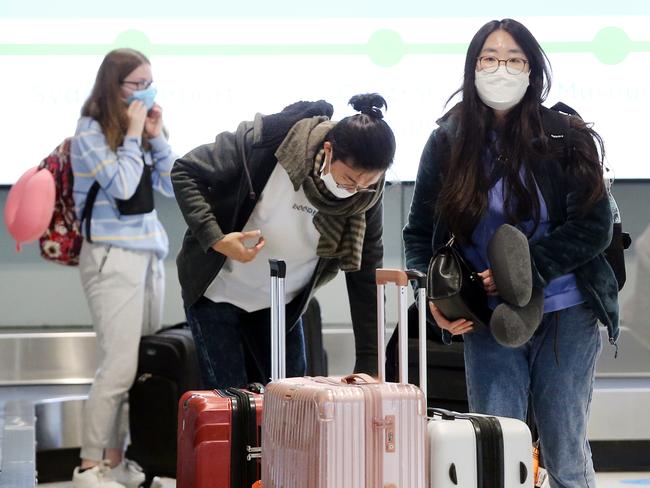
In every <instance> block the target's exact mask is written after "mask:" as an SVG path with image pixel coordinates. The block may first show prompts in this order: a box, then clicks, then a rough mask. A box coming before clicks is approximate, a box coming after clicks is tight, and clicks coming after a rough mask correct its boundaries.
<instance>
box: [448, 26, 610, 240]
mask: <svg viewBox="0 0 650 488" xmlns="http://www.w3.org/2000/svg"><path fill="white" fill-rule="evenodd" d="M499 29H501V30H503V31H505V32H507V33H509V34H510V35H511V36H512V37H513V39H514V40H515V42H516V43H517V44H518V45H519V47H520V48H521V49H522V50H523V52H524V54H525V55H526V58H527V59H528V63H529V66H530V76H529V83H530V84H529V86H528V89H527V91H526V93H525V95H524V97H523V99H522V100H521V101H520V102H519V103H518V104H517V105H516V106H515V107H513V108H512V109H511V110H510V111H509V112H508V113H507V114H506V116H505V118H504V120H503V122H502V124H500V125H499V141H498V143H499V154H498V158H499V161H500V166H501V170H502V174H501V176H502V177H503V179H504V190H505V195H504V198H505V201H504V208H505V212H506V217H507V220H508V221H509V222H510V223H517V222H520V221H523V220H528V219H531V218H532V219H533V221H534V222H535V224H536V225H535V226H534V228H536V227H537V224H538V223H539V219H540V204H539V199H538V198H537V187H536V184H535V180H534V178H533V173H532V163H533V162H534V161H537V160H540V159H542V158H544V157H545V156H546V157H548V155H549V153H551V152H552V151H554V150H553V148H552V147H551V145H550V144H549V142H548V140H547V138H546V136H545V135H544V130H543V127H542V119H541V110H542V108H541V104H542V102H543V101H544V100H545V99H546V96H547V95H548V92H549V90H550V87H551V67H550V63H549V60H548V57H547V56H546V54H545V53H544V51H543V49H542V47H541V46H540V45H539V43H538V42H537V40H536V39H535V38H534V37H533V35H532V34H531V33H530V31H529V30H528V29H527V28H526V27H525V26H524V25H522V24H521V23H519V22H517V21H515V20H512V19H503V20H500V21H499V20H493V21H491V22H488V23H487V24H485V25H484V26H483V27H481V28H480V29H479V31H478V32H477V33H476V34H475V35H474V38H473V39H472V41H471V42H470V45H469V47H468V49H467V57H466V58H465V70H464V80H463V85H462V87H461V88H459V89H458V90H457V91H456V92H455V93H454V94H452V96H451V97H450V98H449V100H451V99H452V98H453V97H454V96H456V95H457V94H459V93H462V102H460V103H459V104H457V105H456V106H455V107H453V108H452V109H451V110H450V111H449V113H448V114H447V115H446V117H451V118H453V120H455V122H456V124H457V126H456V130H455V132H454V133H453V137H452V139H451V140H452V143H451V150H450V153H449V155H448V156H449V157H448V158H446V163H445V165H444V167H443V171H444V176H443V178H444V180H443V184H442V188H441V192H440V196H439V199H438V205H437V212H438V213H439V215H440V216H441V218H442V219H443V221H444V222H445V223H446V224H447V226H448V228H449V229H450V230H451V231H452V232H453V233H454V234H455V235H456V236H457V237H459V239H461V240H462V241H468V240H469V239H470V237H471V234H472V232H473V230H474V228H475V227H476V224H477V223H478V221H479V220H480V219H481V217H482V215H483V214H484V212H485V211H486V209H487V205H488V191H489V189H490V186H491V185H492V184H493V183H494V181H493V179H492V178H491V175H489V174H487V173H486V171H487V168H486V166H485V165H484V164H483V162H482V158H483V157H484V154H485V148H486V146H487V147H489V140H488V133H489V132H490V131H491V130H493V129H495V128H496V126H497V121H496V119H495V116H494V112H493V110H492V109H491V108H490V107H488V106H487V105H485V104H484V103H483V102H481V100H480V98H479V97H478V93H477V91H476V87H475V84H474V83H475V71H476V61H477V58H478V57H479V55H480V53H481V50H482V49H483V45H484V44H485V40H486V39H487V37H488V36H489V35H490V34H491V33H493V32H494V31H496V30H499ZM570 123H571V126H572V129H573V130H574V131H575V132H576V134H577V137H573V138H572V139H573V142H574V147H575V151H574V155H575V157H574V158H573V160H572V162H571V164H570V165H569V167H568V172H569V176H570V177H573V179H574V181H575V180H578V181H580V182H581V185H580V187H581V188H583V189H584V191H583V195H582V202H583V204H582V211H583V212H584V211H586V210H587V209H588V208H589V207H590V206H591V205H593V204H594V203H595V202H596V201H598V200H599V199H600V198H601V197H602V196H603V195H604V192H605V187H604V183H603V178H602V158H603V156H604V150H603V145H602V140H601V139H600V137H599V136H598V134H596V133H595V132H594V131H593V130H592V129H591V127H589V126H587V125H586V124H585V123H584V122H583V121H582V120H581V119H580V118H579V117H571V121H570ZM594 141H595V142H596V143H597V144H598V145H599V148H597V147H596V145H595V144H594ZM598 149H600V154H599V152H598ZM495 156H496V155H495ZM534 228H533V232H534Z"/></svg>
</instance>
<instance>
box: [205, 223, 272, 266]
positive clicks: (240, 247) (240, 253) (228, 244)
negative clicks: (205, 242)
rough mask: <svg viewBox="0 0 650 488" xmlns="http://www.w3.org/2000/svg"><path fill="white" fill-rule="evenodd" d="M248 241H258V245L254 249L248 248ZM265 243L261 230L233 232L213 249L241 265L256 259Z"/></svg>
mask: <svg viewBox="0 0 650 488" xmlns="http://www.w3.org/2000/svg"><path fill="white" fill-rule="evenodd" d="M247 239H257V243H256V244H255V245H254V246H252V247H246V244H245V243H244V241H246V240H247ZM265 243H266V241H265V240H264V237H262V231H260V230H250V231H247V232H231V233H230V234H226V235H225V236H224V238H223V239H221V240H220V241H219V242H217V243H216V244H214V245H213V246H212V249H214V250H215V251H217V252H220V253H221V254H223V255H224V256H226V257H228V258H230V259H233V260H235V261H238V262H240V263H248V262H249V261H252V260H253V259H255V256H257V253H258V252H260V250H261V249H262V248H263V247H264V244H265Z"/></svg>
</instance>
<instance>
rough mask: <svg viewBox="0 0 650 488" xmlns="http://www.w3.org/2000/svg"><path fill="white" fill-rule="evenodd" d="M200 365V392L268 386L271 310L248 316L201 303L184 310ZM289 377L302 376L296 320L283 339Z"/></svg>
mask: <svg viewBox="0 0 650 488" xmlns="http://www.w3.org/2000/svg"><path fill="white" fill-rule="evenodd" d="M186 315H187V323H188V324H189V325H190V328H191V329H192V336H193V337H194V343H195V344H196V350H197V354H198V357H199V364H200V365H201V377H202V379H203V383H204V386H205V387H206V388H208V389H212V388H228V387H231V386H234V387H244V386H246V385H247V384H248V383H251V382H260V383H264V384H266V383H267V382H268V380H269V378H270V376H271V314H270V309H268V308H267V309H263V310H259V311H257V312H251V313H249V312H246V311H245V310H242V309H241V308H239V307H236V306H235V305H231V304H230V303H214V302H213V301H211V300H209V299H207V298H205V297H202V298H201V299H200V300H198V301H197V302H196V303H195V304H194V305H192V306H191V307H189V308H188V309H187V310H186ZM286 341H287V342H286V352H287V354H286V356H287V359H286V367H287V370H286V371H287V377H288V378H292V377H296V376H304V375H305V368H306V359H305V339H304V336H303V331H302V320H298V322H297V323H296V324H295V326H294V327H293V329H291V331H290V332H289V333H288V334H287V339H286Z"/></svg>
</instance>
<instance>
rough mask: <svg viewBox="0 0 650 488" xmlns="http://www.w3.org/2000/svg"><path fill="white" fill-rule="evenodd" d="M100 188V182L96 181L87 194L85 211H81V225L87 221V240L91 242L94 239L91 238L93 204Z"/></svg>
mask: <svg viewBox="0 0 650 488" xmlns="http://www.w3.org/2000/svg"><path fill="white" fill-rule="evenodd" d="M99 188H100V187H99V183H98V182H97V181H95V182H94V183H93V184H92V186H91V187H90V190H88V194H87V195H86V203H85V204H84V209H83V212H81V225H83V223H84V221H85V222H86V232H85V234H86V240H87V241H88V242H90V243H92V242H93V240H92V239H91V238H90V218H91V217H92V214H93V206H94V205H95V200H96V199H97V192H99Z"/></svg>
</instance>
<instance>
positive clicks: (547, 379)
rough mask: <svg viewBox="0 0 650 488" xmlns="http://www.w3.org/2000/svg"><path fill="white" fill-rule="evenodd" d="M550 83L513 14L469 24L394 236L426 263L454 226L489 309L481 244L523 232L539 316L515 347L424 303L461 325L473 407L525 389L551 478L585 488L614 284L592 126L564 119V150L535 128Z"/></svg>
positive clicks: (611, 326)
mask: <svg viewBox="0 0 650 488" xmlns="http://www.w3.org/2000/svg"><path fill="white" fill-rule="evenodd" d="M549 87H550V66H549V62H548V59H547V57H546V55H545V54H544V52H543V50H542V48H541V47H540V45H539V43H538V42H537V40H536V39H535V38H534V37H533V35H532V34H531V33H530V32H529V31H528V29H526V27H524V26H523V25H522V24H520V23H519V22H516V21H514V20H511V19H505V20H502V21H496V20H495V21H492V22H489V23H487V24H485V25H484V26H483V27H482V28H481V29H480V30H479V31H478V32H477V33H476V35H475V36H474V38H473V39H472V41H471V43H470V45H469V48H468V50H467V57H466V62H465V72H464V82H463V85H462V88H461V89H460V90H459V91H458V92H457V93H460V94H461V95H462V101H461V102H460V103H458V104H457V105H456V106H454V107H453V108H452V109H451V110H449V112H448V113H447V114H445V116H444V117H443V118H442V119H441V120H440V121H439V128H438V129H436V130H435V131H434V132H433V133H432V134H431V136H430V138H429V140H428V142H427V144H426V146H425V148H424V151H423V154H422V159H421V161H420V168H419V172H418V176H417V181H416V185H415V192H414V196H413V201H412V204H411V209H410V214H409V217H408V223H407V225H406V227H405V229H404V242H405V252H406V263H407V266H408V267H410V268H416V269H419V270H421V271H426V270H427V265H428V263H429V260H430V258H431V257H432V255H433V253H434V251H435V250H436V249H437V248H438V247H440V246H442V245H443V244H445V243H446V242H447V241H448V240H449V238H450V236H451V235H453V236H455V238H456V242H457V243H458V244H459V247H460V250H461V252H462V254H463V255H464V257H465V258H466V260H467V261H468V262H469V263H470V264H471V266H472V267H473V268H474V269H475V270H476V271H478V272H479V273H480V275H481V277H482V279H483V285H484V288H485V289H486V291H487V293H488V295H491V297H490V298H491V301H493V302H494V303H492V306H493V307H494V306H495V304H496V303H498V301H499V289H498V286H496V284H495V282H494V277H493V273H492V270H491V264H490V262H489V259H488V243H489V242H490V239H491V238H492V236H493V235H494V233H495V232H496V231H497V229H498V228H500V227H501V226H502V225H503V224H510V225H512V226H515V227H516V228H517V229H519V230H520V231H521V232H523V233H524V234H525V235H526V236H527V238H528V244H529V250H530V258H531V263H532V266H531V268H532V269H531V275H532V285H533V287H534V293H533V296H535V290H537V291H538V295H539V300H540V307H541V306H543V315H542V318H541V323H539V325H538V326H537V324H534V325H535V326H537V327H536V328H535V327H531V329H530V331H529V335H528V338H527V340H525V341H523V344H522V345H519V344H517V345H516V347H508V346H507V345H503V341H497V339H496V338H495V334H493V333H491V331H490V330H488V328H486V327H480V326H478V325H475V324H473V323H472V322H471V321H468V320H466V319H463V318H461V319H458V320H447V318H446V317H444V316H443V314H442V313H441V312H440V310H438V309H437V308H436V307H435V305H433V304H432V305H431V306H430V308H431V313H432V317H433V319H434V320H435V322H436V323H437V325H438V326H439V327H440V328H441V329H443V336H444V337H445V338H446V339H447V340H448V339H449V338H450V336H451V335H457V334H463V337H464V341H465V363H466V370H467V383H468V397H469V405H470V410H471V411H473V412H477V413H484V414H492V415H499V416H505V417H513V418H519V419H522V420H525V419H526V415H527V409H528V405H529V399H530V400H531V401H530V404H531V405H532V408H533V411H534V415H535V418H536V420H537V425H538V429H539V434H540V441H541V449H542V454H543V457H544V460H545V463H546V467H547V469H548V472H549V474H550V480H551V486H552V487H560V486H562V487H569V486H570V487H587V486H595V478H594V469H593V464H592V460H591V451H590V448H589V444H588V442H587V419H588V415H589V407H590V403H591V396H592V391H593V384H594V373H595V364H596V359H597V358H598V355H599V353H600V351H601V341H600V334H599V331H598V327H597V321H598V320H600V322H602V323H603V324H605V325H606V326H607V328H608V331H609V338H610V341H611V342H612V343H615V341H616V339H617V337H618V303H617V283H616V279H615V277H614V274H613V272H612V270H611V268H610V267H609V265H608V264H607V262H606V260H605V258H604V257H603V255H602V252H603V250H604V249H605V248H606V247H607V245H608V244H609V241H610V239H611V228H612V215H611V211H610V207H609V202H608V198H607V193H606V189H605V186H604V183H603V174H602V142H601V139H600V137H598V135H597V134H596V133H595V132H594V131H593V130H592V129H591V127H590V126H588V125H586V124H585V123H584V122H583V121H582V120H581V119H580V118H578V117H569V119H568V125H569V126H570V134H571V141H572V144H571V148H570V151H569V155H568V157H567V155H565V154H563V153H562V151H561V149H560V145H556V144H555V143H554V142H553V141H551V140H549V138H548V137H547V134H546V133H545V130H544V123H543V119H544V118H545V117H548V116H549V112H548V109H546V108H544V107H543V106H542V105H541V104H542V102H543V101H544V100H545V98H546V95H547V93H548V91H549ZM457 93H455V94H454V95H456V94H457ZM454 95H452V97H453V96H454ZM551 115H553V116H554V114H551ZM557 116H558V117H562V116H563V115H559V114H557ZM599 149H600V152H599ZM542 304H543V305H542Z"/></svg>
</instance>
